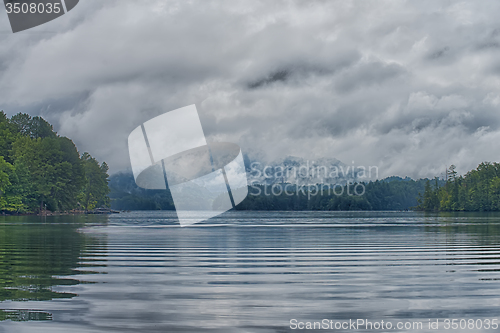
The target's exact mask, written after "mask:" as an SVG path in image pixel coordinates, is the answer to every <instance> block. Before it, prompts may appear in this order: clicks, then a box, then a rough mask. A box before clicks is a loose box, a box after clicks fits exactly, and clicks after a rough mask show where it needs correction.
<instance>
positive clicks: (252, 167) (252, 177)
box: [246, 156, 378, 185]
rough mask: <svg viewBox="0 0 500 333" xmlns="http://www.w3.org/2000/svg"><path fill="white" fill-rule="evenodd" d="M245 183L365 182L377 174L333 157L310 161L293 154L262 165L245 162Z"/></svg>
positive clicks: (310, 183) (376, 170) (307, 183)
mask: <svg viewBox="0 0 500 333" xmlns="http://www.w3.org/2000/svg"><path fill="white" fill-rule="evenodd" d="M246 167H247V175H248V182H249V184H260V185H272V184H276V183H290V184H295V185H314V184H331V185H333V184H341V185H345V184H347V183H354V182H360V181H367V180H369V179H372V178H376V176H378V169H374V167H371V169H369V168H367V167H364V166H356V165H354V164H351V165H347V164H345V163H343V162H341V161H339V160H338V159H336V158H319V159H314V160H309V159H304V158H301V157H296V156H288V157H286V158H283V159H280V160H277V161H274V162H271V163H268V164H265V163H262V162H260V161H248V165H247V166H246Z"/></svg>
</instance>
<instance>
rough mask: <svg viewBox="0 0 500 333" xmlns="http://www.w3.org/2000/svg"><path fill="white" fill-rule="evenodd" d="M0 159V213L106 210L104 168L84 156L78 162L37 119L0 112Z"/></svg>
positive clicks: (72, 149)
mask: <svg viewBox="0 0 500 333" xmlns="http://www.w3.org/2000/svg"><path fill="white" fill-rule="evenodd" d="M0 158H1V159H0V187H1V188H0V190H1V191H2V193H1V197H0V211H8V212H18V213H24V212H36V211H40V210H42V209H45V208H47V209H48V210H51V211H63V210H71V209H75V208H79V207H83V208H88V207H89V206H90V203H91V204H92V207H95V206H96V205H99V206H109V198H108V197H107V194H108V193H109V189H108V186H107V181H108V180H107V178H108V175H107V171H108V167H107V165H106V163H103V164H102V165H99V163H98V162H97V161H96V160H95V159H93V158H92V157H91V156H90V155H89V154H87V153H85V154H84V155H83V156H82V158H80V154H79V153H78V150H77V149H76V146H75V144H74V143H73V141H71V140H70V139H68V138H66V137H62V136H58V135H57V133H55V132H54V131H53V128H52V125H50V124H49V123H48V122H47V121H45V120H44V119H43V118H41V117H33V118H32V117H31V116H29V115H27V114H22V113H18V114H16V115H15V116H13V117H12V118H11V119H10V120H9V119H8V118H7V117H6V116H5V114H4V113H3V112H0ZM96 168H97V170H96ZM5 175H7V179H6V180H5ZM89 184H90V185H89ZM84 197H85V198H86V199H87V200H86V201H85V202H79V200H80V201H82V200H81V199H82V198H84Z"/></svg>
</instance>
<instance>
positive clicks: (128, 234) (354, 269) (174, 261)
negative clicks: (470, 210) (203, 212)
mask: <svg viewBox="0 0 500 333" xmlns="http://www.w3.org/2000/svg"><path fill="white" fill-rule="evenodd" d="M499 241H500V214H478V213H476V214H465V213H464V214H440V215H424V214H423V213H414V212H250V211H230V212H227V213H225V214H223V215H221V216H220V217H217V218H215V219H211V220H209V221H207V222H205V223H201V224H198V225H194V226H191V227H186V228H180V227H179V226H178V224H177V223H176V216H175V213H174V212H161V211H154V212H149V211H148V212H131V213H121V214H117V215H112V216H109V217H108V216H77V217H68V216H66V217H64V216H63V217H47V218H46V219H40V218H38V217H3V218H1V220H0V283H1V285H0V309H1V310H2V311H1V312H0V320H1V321H0V332H14V331H15V332H35V331H36V332H296V331H299V330H292V329H290V320H291V319H297V320H298V321H304V322H306V321H321V320H322V319H329V320H334V321H337V320H338V321H344V320H349V319H353V320H356V319H359V318H363V319H369V320H373V321H380V320H384V321H392V322H394V323H396V322H398V321H402V322H407V321H411V322H413V321H421V322H423V323H424V329H423V330H419V332H425V331H432V330H427V326H426V325H427V323H428V320H429V319H431V321H432V320H436V319H439V320H440V321H442V320H443V319H445V318H458V319H460V318H465V319H469V318H474V319H478V318H490V319H493V318H495V316H498V310H499V305H500V285H499V284H498V281H497V280H498V279H500V274H499V272H500V245H499V244H500V242H499ZM351 331H352V330H351ZM363 331H370V330H363ZM374 331H375V330H374ZM394 331H398V330H394ZM405 331H412V330H405ZM468 331H470V330H468ZM476 331H478V330H476ZM479 331H480V330H479ZM483 331H493V330H491V329H490V330H485V329H483ZM434 332H435V331H434Z"/></svg>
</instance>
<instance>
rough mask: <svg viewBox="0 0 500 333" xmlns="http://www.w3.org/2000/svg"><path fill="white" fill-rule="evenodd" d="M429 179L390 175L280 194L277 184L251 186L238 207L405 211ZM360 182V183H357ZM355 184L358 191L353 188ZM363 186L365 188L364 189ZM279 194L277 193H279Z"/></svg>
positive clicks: (415, 200) (296, 188)
mask: <svg viewBox="0 0 500 333" xmlns="http://www.w3.org/2000/svg"><path fill="white" fill-rule="evenodd" d="M426 181H427V180H424V179H421V180H418V181H415V180H413V179H409V178H405V179H402V178H399V177H390V178H387V179H384V180H377V181H375V182H369V183H367V184H366V183H359V184H353V185H349V186H340V185H337V186H336V187H334V188H332V187H330V188H328V186H323V188H321V185H317V186H311V187H309V188H308V187H297V186H295V185H290V184H289V185H288V187H287V189H288V193H285V192H284V191H283V193H280V190H279V186H282V187H283V186H286V184H276V185H275V188H274V194H273V193H272V191H273V189H272V188H271V187H270V186H268V187H267V189H266V187H265V186H261V185H259V186H257V185H252V186H250V187H249V195H248V196H247V198H246V199H245V200H243V202H242V203H240V204H239V205H238V206H237V207H236V209H238V210H406V209H410V208H411V207H414V206H416V205H417V196H418V194H419V192H423V190H424V186H425V183H426ZM356 185H357V186H356ZM355 187H356V193H357V194H355V190H354V188H355ZM363 189H364V190H363ZM278 193H280V194H279V195H275V194H278Z"/></svg>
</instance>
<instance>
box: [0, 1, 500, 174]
mask: <svg viewBox="0 0 500 333" xmlns="http://www.w3.org/2000/svg"><path fill="white" fill-rule="evenodd" d="M382 8H383V10H381V9H382ZM499 10H500V4H499V3H497V2H495V1H481V2H476V3H472V2H471V3H460V4H455V3H445V2H427V1H424V2H412V3H407V2H401V3H394V2H388V1H387V2H382V3H374V2H358V3H352V2H345V1H328V2H320V1H316V2H313V3H311V4H307V5H306V4H305V3H301V2H292V3H290V2H286V1H277V2H273V3H270V2H266V1H252V2H240V1H227V2H226V1H221V2H218V3H210V2H206V1H195V2H191V3H190V2H185V1H180V0H172V1H169V2H168V3H167V4H166V3H163V2H161V1H153V2H152V3H151V4H150V5H145V4H144V3H142V2H136V1H131V0H120V1H117V0H111V1H106V2H105V3H104V2H100V1H97V0H88V1H85V2H80V3H79V5H78V6H77V7H75V9H74V10H72V11H71V12H70V13H68V14H67V15H64V16H62V17H60V18H58V19H57V20H54V21H52V22H50V23H47V24H45V25H43V28H42V27H40V28H34V29H33V30H32V31H33V32H37V31H45V30H47V31H61V33H60V34H57V33H54V34H49V35H47V34H37V33H30V34H24V35H21V34H15V35H14V34H2V35H1V36H0V40H1V42H2V49H1V50H0V71H1V73H2V75H1V78H0V100H1V101H2V102H1V104H0V109H4V110H5V111H6V112H8V113H9V114H14V113H17V112H18V111H23V112H30V113H32V114H33V115H35V114H40V113H41V114H42V115H43V116H45V117H46V118H48V120H50V121H51V122H53V123H56V129H57V130H58V131H59V132H60V133H61V134H63V135H68V136H70V137H71V138H74V140H75V141H76V143H77V144H78V147H79V148H80V149H81V150H82V151H91V152H92V153H93V155H96V157H98V158H99V159H101V160H106V161H108V162H109V164H110V166H111V170H112V172H114V171H118V170H120V169H124V168H127V167H128V166H129V162H128V157H127V154H126V151H127V149H126V144H125V142H126V137H127V135H128V134H129V133H130V132H131V131H132V130H133V128H134V127H135V125H136V124H139V123H143V122H144V121H146V120H148V119H151V118H153V117H154V116H157V115H159V114H162V113H163V112H165V111H166V110H172V109H176V108H178V107H179V106H181V105H189V104H192V103H196V104H197V105H198V106H199V110H200V115H201V117H202V123H203V125H204V126H206V127H205V128H204V130H205V131H206V133H205V134H207V136H208V137H209V139H210V140H209V141H214V140H215V141H229V142H235V143H238V144H239V145H240V146H241V147H242V148H243V151H245V152H248V151H249V150H250V149H253V150H254V151H255V153H254V154H260V153H262V155H263V159H267V160H275V159H277V158H282V157H285V156H288V155H293V156H301V157H304V158H308V159H317V158H318V157H336V158H338V159H340V160H342V161H344V162H345V163H349V162H350V161H352V160H354V161H355V163H356V164H357V165H378V166H379V167H380V176H381V177H384V176H387V175H391V174H397V175H401V176H404V175H410V176H413V177H420V176H434V175H436V174H439V173H441V172H442V170H444V166H445V165H449V164H451V163H454V164H456V165H457V166H458V171H459V172H462V171H466V170H468V169H471V168H473V167H475V166H476V165H477V164H478V163H479V162H481V161H483V160H491V158H492V157H491V156H492V155H491V148H490V146H491V145H490V143H491V142H496V141H498V138H499V136H500V131H499V125H500V114H499V113H498V110H497V107H498V98H497V97H495V94H497V93H496V92H497V91H498V74H499V73H500V70H499V69H500V60H499V59H500V57H498V53H499V52H500V47H499V45H500V34H499V33H498V28H497V25H498V23H497V21H498V20H497V17H496V15H495V13H497V12H498V11H499ZM116 17H120V20H116ZM37 29H38V30H37ZM95 50H99V52H95ZM57 123H58V125H57ZM486 126H488V129H487V130H484V128H485V127H486ZM492 140H496V141H492ZM263 162H267V161H263Z"/></svg>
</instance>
